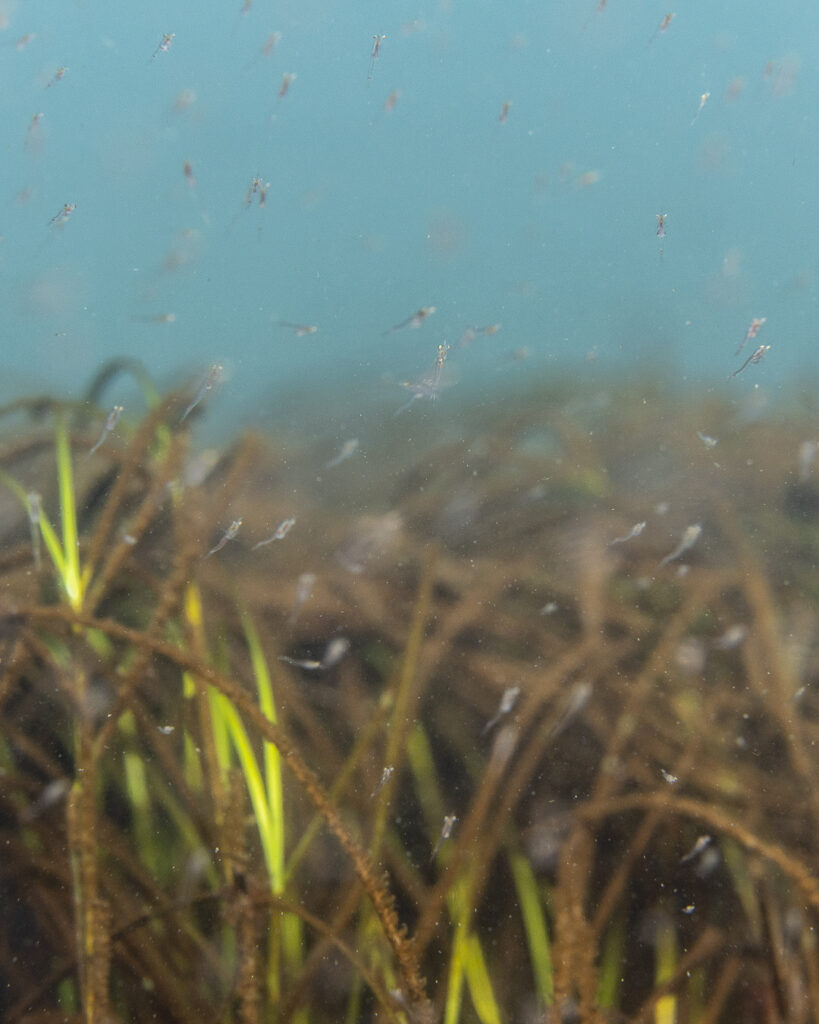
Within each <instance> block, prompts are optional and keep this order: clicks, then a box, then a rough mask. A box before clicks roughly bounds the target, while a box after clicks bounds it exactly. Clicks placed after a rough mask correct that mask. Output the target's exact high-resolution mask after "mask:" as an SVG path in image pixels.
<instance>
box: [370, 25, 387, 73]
mask: <svg viewBox="0 0 819 1024" xmlns="http://www.w3.org/2000/svg"><path fill="white" fill-rule="evenodd" d="M386 38H387V37H386V36H373V50H372V53H371V54H370V68H369V71H368V72H367V81H368V82H369V81H371V79H372V77H373V71H374V70H375V62H376V61H377V60H378V54H379V52H380V50H381V44H382V43H383V42H384V40H385V39H386Z"/></svg>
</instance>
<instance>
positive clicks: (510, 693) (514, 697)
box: [482, 686, 520, 736]
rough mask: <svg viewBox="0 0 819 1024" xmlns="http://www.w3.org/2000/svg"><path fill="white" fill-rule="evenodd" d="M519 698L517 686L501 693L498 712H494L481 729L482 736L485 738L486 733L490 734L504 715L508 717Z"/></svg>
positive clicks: (509, 687)
mask: <svg viewBox="0 0 819 1024" xmlns="http://www.w3.org/2000/svg"><path fill="white" fill-rule="evenodd" d="M519 696H520V687H519V686H508V687H507V688H506V689H505V690H504V691H503V693H502V695H501V699H500V703H499V704H498V710H497V711H496V712H495V714H494V715H493V716H492V718H490V719H489V721H488V722H487V723H486V725H485V726H484V727H483V733H482V735H484V736H485V735H486V734H487V733H488V732H491V730H492V729H494V727H495V726H496V725H497V724H498V722H499V721H500V720H501V719H502V718H503V717H504V715H508V714H509V712H510V711H511V710H512V708H514V706H515V704H517V701H518V697H519Z"/></svg>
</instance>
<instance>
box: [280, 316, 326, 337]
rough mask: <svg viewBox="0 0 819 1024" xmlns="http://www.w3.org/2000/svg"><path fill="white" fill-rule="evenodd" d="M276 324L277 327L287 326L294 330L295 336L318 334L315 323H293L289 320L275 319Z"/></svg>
mask: <svg viewBox="0 0 819 1024" xmlns="http://www.w3.org/2000/svg"><path fill="white" fill-rule="evenodd" d="M276 324H277V326H278V327H289V328H290V330H291V331H295V334H296V337H297V338H304V337H305V336H306V335H308V334H318V326H317V325H316V324H294V323H291V322H290V321H289V320H277V321H276Z"/></svg>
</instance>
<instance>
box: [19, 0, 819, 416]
mask: <svg viewBox="0 0 819 1024" xmlns="http://www.w3.org/2000/svg"><path fill="white" fill-rule="evenodd" d="M671 13H673V14H674V17H673V18H672V19H671V20H670V22H669V23H668V25H667V27H666V28H665V30H664V31H658V29H659V26H660V25H661V24H662V23H663V22H664V19H665V16H666V14H671ZM0 18H1V19H2V31H0V132H2V146H3V154H4V160H3V174H2V183H3V188H2V192H0V235H2V242H0V275H1V276H0V281H2V285H1V287H2V291H1V292H0V295H2V303H3V310H4V317H3V327H4V345H3V384H2V391H3V397H4V398H6V397H10V396H14V395H17V394H19V393H21V392H27V391H30V390H42V389H44V388H47V389H56V390H59V391H61V392H62V393H68V394H74V395H76V394H78V393H80V392H81V390H82V388H83V386H84V384H85V383H86V381H87V380H88V378H89V376H90V375H91V373H92V372H93V370H94V369H95V368H96V367H97V366H98V365H99V364H100V363H101V362H102V361H104V360H105V359H108V358H111V357H112V356H117V355H128V356H133V357H136V358H138V359H140V360H142V361H143V362H144V364H145V366H146V367H147V368H148V370H149V371H150V372H151V373H152V374H153V375H154V376H155V377H156V378H157V380H158V381H159V382H160V383H161V384H163V385H168V386H169V385H172V384H178V383H180V382H182V381H185V380H192V381H196V380H197V379H200V378H201V377H202V376H203V375H205V374H206V373H207V370H208V367H209V366H211V365H213V364H215V363H221V364H223V365H224V366H225V367H226V374H225V377H226V379H225V381H224V383H223V384H222V386H221V387H220V388H219V392H218V395H215V394H214V395H213V396H208V398H209V403H210V406H211V408H210V410H209V412H210V416H211V419H212V422H215V423H221V424H231V425H235V424H236V423H237V422H238V421H244V422H251V423H252V422H254V421H257V420H259V419H260V418H261V419H262V420H263V419H264V418H265V417H268V416H270V415H271V410H274V409H275V408H276V407H277V406H279V405H281V406H285V405H286V406H287V407H289V408H300V409H301V410H302V412H303V415H304V418H305V420H306V421H309V418H310V406H311V403H316V407H317V408H316V411H317V413H320V412H321V411H322V409H324V408H325V407H326V401H327V397H328V396H337V397H338V400H339V403H340V405H342V406H344V407H346V408H347V409H348V410H350V409H355V408H356V407H358V406H361V407H366V406H367V405H368V403H371V402H378V403H382V404H383V406H384V408H385V409H392V408H393V407H394V408H395V409H396V410H397V409H398V408H400V406H401V405H402V404H404V402H406V401H407V399H408V397H411V395H412V393H413V391H412V390H411V389H410V391H409V392H408V391H407V389H406V388H402V387H401V382H402V381H410V382H412V381H418V380H422V381H423V380H426V381H429V379H430V375H431V374H432V373H433V369H434V366H435V362H436V358H437V353H438V346H439V345H449V346H450V349H449V351H448V352H447V353H446V358H447V365H446V373H445V375H443V376H442V378H441V381H440V383H441V384H446V385H448V387H446V388H444V389H442V391H441V399H442V400H441V402H440V403H437V406H436V414H440V413H438V412H437V410H440V409H441V408H445V403H446V402H448V401H453V402H454V401H457V399H458V396H459V395H460V396H461V398H462V399H464V400H471V396H476V395H477V396H480V397H481V398H482V399H483V400H488V401H491V398H492V395H493V394H494V393H495V391H496V389H497V390H498V393H503V394H508V393H509V391H510V390H511V391H512V392H514V389H515V387H516V386H517V384H518V382H524V381H529V380H531V378H532V375H533V374H538V373H542V374H544V375H548V374H549V373H550V372H552V371H554V370H557V369H559V370H560V371H561V372H566V371H568V372H569V373H570V374H573V375H576V376H577V378H578V380H580V381H586V380H587V379H590V378H593V379H600V380H608V379H611V377H612V376H617V375H619V376H624V377H626V378H628V377H630V376H632V375H634V374H637V373H642V372H644V371H645V370H646V369H647V368H650V369H652V370H653V371H654V372H656V373H658V374H659V375H660V376H663V377H668V378H670V379H672V380H674V381H680V382H684V381H691V382H694V383H695V384H696V385H697V387H699V388H703V387H704V388H710V387H714V388H717V389H723V388H726V387H728V386H729V383H728V376H729V374H731V373H732V372H733V371H734V370H736V369H737V368H738V367H739V366H740V365H741V363H742V361H743V359H744V358H745V357H746V356H747V355H750V354H751V353H752V352H753V351H754V349H755V347H756V346H757V345H759V344H765V345H770V350H769V351H767V352H766V354H765V358H764V359H763V360H761V361H760V362H759V363H756V364H752V365H750V366H748V367H747V369H746V370H745V371H743V373H742V374H741V375H740V376H739V377H737V378H735V379H734V380H732V381H731V382H730V387H731V388H733V389H735V391H736V393H737V395H738V396H746V395H747V394H748V392H749V391H753V390H760V389H761V390H762V391H764V392H765V394H766V395H768V396H770V397H772V398H774V399H776V398H777V397H781V396H783V395H784V396H787V394H788V391H789V389H790V388H792V387H793V385H794V382H796V381H798V380H802V381H803V380H804V379H805V376H806V375H808V376H810V375H811V374H812V372H813V367H814V362H815V358H814V351H815V319H816V317H815V311H816V298H817V286H816V267H815V264H816V256H815V244H814V231H813V225H815V223H816V221H817V189H816V156H817V137H818V136H817V131H816V129H817V110H818V109H819V105H817V98H819V67H818V66H817V60H816V56H815V55H816V52H817V48H816V42H817V38H819V8H814V7H812V6H811V5H807V4H804V3H795V2H782V3H778V4H762V3H752V4H747V3H740V2H739V0H731V2H726V3H721V4H714V3H712V2H708V0H695V2H687V3H685V4H680V5H679V9H675V8H674V7H673V6H672V7H671V8H669V7H665V6H662V5H658V4H656V3H653V2H648V0H631V2H628V0H607V2H606V3H604V4H602V5H599V4H598V3H597V2H596V0H577V2H572V3H568V2H565V3H559V4H544V3H541V2H523V0H510V2H509V3H506V4H503V5H498V4H494V3H489V2H471V3H466V2H463V0H451V2H437V3H436V2H432V0H430V2H429V3H426V4H421V5H419V4H417V3H393V4H390V5H387V6H385V5H383V4H378V3H374V2H371V0H365V2H362V3H358V4H354V5H351V4H341V3H337V2H332V0H324V2H310V0H307V2H305V0H299V2H295V0H289V2H287V3H277V4H272V3H270V2H265V0H254V2H252V3H245V4H244V6H243V3H242V0H229V2H228V0H224V2H218V3H211V4H207V5H202V4H195V3H192V2H189V0H187V2H179V3H174V4H160V3H156V2H147V3H143V4H126V3H122V4H116V5H110V4H109V5H107V4H103V3H101V2H96V0H91V2H86V3H68V2H66V3H64V4H60V5H54V4H47V3H44V2H37V0H32V2H26V3H15V2H13V0H6V2H4V3H3V4H2V6H0ZM275 33H280V37H279V36H277V35H274V34H275ZM165 34H167V35H168V36H170V37H171V38H170V41H169V45H168V46H167V47H166V48H164V49H163V48H161V46H160V44H161V42H162V39H163V37H164V35H165ZM381 35H383V36H384V39H383V40H382V41H381V43H380V48H379V52H378V55H377V58H376V59H375V60H374V61H373V60H371V51H372V49H373V37H374V36H379V37H380V36H381ZM61 68H65V69H67V70H66V71H65V72H64V73H63V74H61V73H60V70H59V69H61ZM286 74H295V75H296V77H295V78H294V79H293V80H292V81H291V83H290V86H289V88H288V90H287V94H286V95H284V96H279V92H280V91H281V87H282V82H283V76H284V75H286ZM706 94H707V99H706V100H705V101H703V100H702V97H703V96H704V95H706ZM701 102H703V103H704V105H703V106H702V109H701V110H700V111H699V114H698V108H699V107H700V105H701ZM507 104H508V107H507V106H506V105H507ZM390 107H391V108H392V109H385V108H390ZM39 115H41V116H39ZM186 164H188V165H189V168H188V171H187V172H186V170H185V167H186ZM254 179H258V181H259V186H258V187H257V188H256V190H255V191H254V190H253V187H252V184H251V183H252V182H253V180H254ZM262 191H264V194H265V202H264V205H261V204H260V198H261V193H262ZM248 196H249V200H250V201H249V202H248V201H247V200H248ZM66 204H69V205H73V206H75V207H76V208H75V209H72V211H71V213H70V216H65V215H61V214H60V211H61V210H63V209H64V208H65V207H66ZM659 214H663V215H664V216H665V230H666V234H665V237H664V238H658V236H657V233H656V232H657V219H656V218H657V216H658V215H659ZM53 218H56V219H55V220H54V221H53V222H52V219H53ZM50 222H51V223H50ZM429 306H435V308H436V312H435V313H434V315H430V316H428V317H427V318H426V319H424V320H423V322H422V323H421V324H420V326H419V327H418V328H417V329H413V328H412V327H407V328H405V329H403V330H400V331H395V332H393V333H388V334H385V333H384V332H385V331H388V330H389V329H390V328H391V327H392V326H394V325H396V324H399V323H401V322H402V321H404V320H406V319H407V318H409V317H411V316H412V315H413V314H414V313H415V312H416V311H418V310H419V309H421V308H424V307H429ZM754 317H758V318H762V317H765V318H766V322H765V324H764V325H763V327H762V328H761V329H760V332H759V335H758V336H757V338H755V339H752V340H751V341H749V342H748V344H747V345H746V347H745V349H744V350H743V352H742V354H741V357H737V356H735V354H734V353H735V350H736V349H737V347H738V346H739V344H740V342H741V341H742V339H743V337H744V336H745V333H746V331H747V328H748V325H749V324H750V323H751V321H752V318H754ZM279 321H287V322H290V323H294V324H302V325H305V326H307V325H309V326H315V327H317V328H318V330H317V331H316V332H314V333H310V334H303V335H301V336H299V335H297V333H296V332H295V331H294V330H293V329H292V328H288V327H285V326H281V325H279ZM496 324H500V325H501V327H500V329H499V330H497V332H496V333H493V334H489V335H486V334H478V335H477V336H476V337H475V339H474V341H473V342H472V344H470V345H468V346H466V347H463V346H461V345H459V342H460V341H461V340H462V339H463V337H464V333H465V332H466V331H467V329H468V328H469V327H470V326H471V327H482V326H490V325H496ZM120 397H121V395H120V394H119V393H118V392H117V387H116V386H113V387H112V388H111V390H110V401H111V403H113V402H115V401H117V400H118V399H119V398H120ZM425 397H426V396H424V398H425ZM424 398H419V399H418V400H417V401H415V402H414V403H413V404H412V405H411V406H410V408H409V409H408V410H407V412H406V413H405V414H404V415H406V416H408V417H410V418H411V417H413V416H418V415H426V414H427V411H428V410H429V408H430V404H429V403H428V402H427V401H425V400H424Z"/></svg>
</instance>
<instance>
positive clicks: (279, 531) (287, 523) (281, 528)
mask: <svg viewBox="0 0 819 1024" xmlns="http://www.w3.org/2000/svg"><path fill="white" fill-rule="evenodd" d="M295 525H296V519H295V517H291V518H290V519H283V520H282V521H281V522H280V523H279V525H278V526H277V527H276V529H275V531H274V533H273V534H271V536H270V537H267V538H266V539H265V540H260V541H257V542H256V543H255V544H254V545H253V550H254V551H255V550H256V548H261V547H264V546H265V544H272V543H273V542H274V541H276V540H284V538H285V537H286V536H287V535H288V533H290V531H291V530H292V529H293V527H294V526H295Z"/></svg>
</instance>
